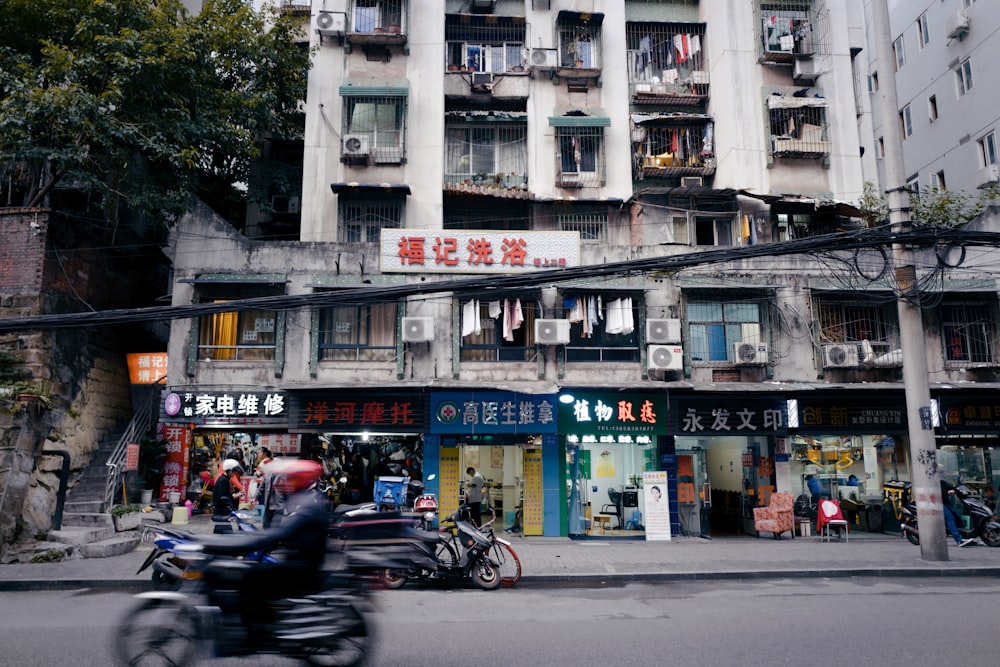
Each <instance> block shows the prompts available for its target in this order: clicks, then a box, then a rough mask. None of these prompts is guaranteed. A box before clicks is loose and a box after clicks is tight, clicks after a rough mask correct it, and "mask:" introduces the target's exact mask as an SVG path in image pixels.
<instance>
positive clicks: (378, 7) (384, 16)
mask: <svg viewBox="0 0 1000 667" xmlns="http://www.w3.org/2000/svg"><path fill="white" fill-rule="evenodd" d="M352 16H353V20H354V22H353V23H352V29H353V31H354V32H399V31H400V26H401V24H402V21H403V0H354V12H353V14H352Z"/></svg>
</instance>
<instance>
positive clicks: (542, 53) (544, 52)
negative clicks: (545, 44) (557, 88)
mask: <svg viewBox="0 0 1000 667" xmlns="http://www.w3.org/2000/svg"><path fill="white" fill-rule="evenodd" d="M558 64H559V52H558V51H557V50H556V49H532V50H531V66H532V67H556V66H557V65H558Z"/></svg>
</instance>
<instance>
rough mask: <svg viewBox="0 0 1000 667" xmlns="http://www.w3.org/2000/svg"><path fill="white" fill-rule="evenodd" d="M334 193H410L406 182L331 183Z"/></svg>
mask: <svg viewBox="0 0 1000 667" xmlns="http://www.w3.org/2000/svg"><path fill="white" fill-rule="evenodd" d="M330 189H331V190H333V193H334V194H337V195H339V194H340V193H341V192H391V193H393V194H398V195H408V194H410V186H409V185H407V184H406V183H354V182H352V183H331V184H330Z"/></svg>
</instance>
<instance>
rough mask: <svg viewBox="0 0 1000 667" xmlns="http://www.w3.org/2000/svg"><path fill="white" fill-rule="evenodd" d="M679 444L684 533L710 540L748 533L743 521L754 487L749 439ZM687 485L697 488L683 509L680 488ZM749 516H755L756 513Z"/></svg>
mask: <svg viewBox="0 0 1000 667" xmlns="http://www.w3.org/2000/svg"><path fill="white" fill-rule="evenodd" d="M675 443H676V450H677V483H678V492H677V495H678V513H679V514H680V518H681V529H682V531H683V532H684V533H686V534H696V535H703V536H706V537H708V536H716V537H720V536H732V535H739V534H742V533H744V532H745V526H744V522H743V519H744V516H745V515H746V514H748V509H749V508H748V507H747V506H746V504H747V493H746V491H747V487H748V486H750V487H752V486H753V485H754V481H753V480H750V479H747V477H746V475H745V474H744V473H745V471H744V466H743V463H744V455H745V454H746V453H747V447H748V442H747V438H739V437H735V438H727V437H716V438H689V437H683V436H678V437H677V438H676V440H675ZM682 466H685V467H682ZM682 472H687V473H688V474H686V475H685V474H682ZM688 480H689V481H688ZM684 483H689V484H691V485H692V487H693V488H688V489H686V491H685V494H684V496H683V498H684V499H685V500H687V501H688V502H687V503H685V504H683V505H682V504H681V502H680V501H681V500H682V492H681V488H680V487H681V484H684ZM692 492H693V493H692ZM749 514H750V515H751V516H752V511H750V512H749Z"/></svg>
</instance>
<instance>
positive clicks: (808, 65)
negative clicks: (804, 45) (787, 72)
mask: <svg viewBox="0 0 1000 667" xmlns="http://www.w3.org/2000/svg"><path fill="white" fill-rule="evenodd" d="M816 76H817V74H816V64H815V63H814V62H813V60H812V58H800V59H799V60H796V61H795V64H794V65H793V66H792V80H793V81H795V82H796V83H812V82H813V81H815V80H816Z"/></svg>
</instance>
